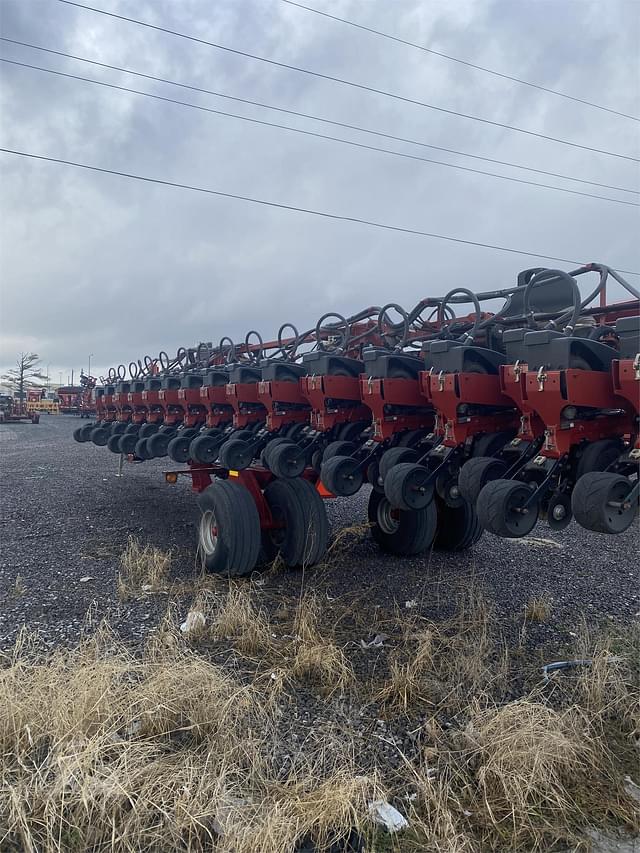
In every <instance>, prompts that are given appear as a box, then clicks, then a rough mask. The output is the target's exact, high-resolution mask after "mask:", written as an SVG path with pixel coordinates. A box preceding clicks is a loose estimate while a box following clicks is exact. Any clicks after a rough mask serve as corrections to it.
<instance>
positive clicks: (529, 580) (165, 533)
mask: <svg viewBox="0 0 640 853" xmlns="http://www.w3.org/2000/svg"><path fill="white" fill-rule="evenodd" d="M78 423H79V422H78V420H77V419H75V418H72V417H67V416H59V417H55V418H54V417H46V416H45V417H44V418H43V419H42V420H41V422H40V424H39V425H32V424H29V423H27V424H11V425H1V426H0V458H1V460H2V472H1V473H2V490H1V492H0V507H1V510H0V524H1V534H0V541H1V542H2V550H1V552H0V600H1V601H2V607H1V609H0V647H4V648H6V647H8V646H10V645H11V644H12V643H13V642H14V640H15V637H16V635H17V633H18V632H19V630H20V628H21V627H22V625H23V624H24V625H27V627H28V628H31V629H37V630H38V631H39V633H40V634H41V635H42V637H43V639H44V640H45V641H46V642H47V643H49V644H51V645H55V644H58V643H68V642H73V641H75V640H76V639H77V637H78V634H79V631H80V629H81V626H82V623H83V621H84V618H85V614H86V612H87V610H88V609H89V608H90V607H91V606H92V605H93V606H94V608H95V612H96V615H97V617H98V618H100V617H102V616H106V617H108V619H109V621H110V622H111V624H112V626H113V627H114V628H115V629H116V630H117V631H118V632H119V633H120V634H121V635H122V636H123V638H124V639H125V640H128V641H131V642H133V643H136V642H139V641H140V639H141V638H143V637H144V635H145V634H146V633H147V632H148V630H149V629H150V628H152V627H153V626H154V625H155V624H157V620H158V618H159V616H160V615H161V614H162V613H163V612H164V608H165V607H166V597H164V598H163V597H162V596H148V597H145V598H143V599H142V600H139V599H138V600H132V601H127V602H125V603H122V602H120V601H119V599H118V596H117V591H116V584H115V577H116V574H117V570H118V560H119V555H120V553H121V552H122V550H123V548H124V546H125V544H126V540H127V536H128V535H129V534H135V535H137V536H139V537H140V538H141V540H142V541H143V542H145V543H146V542H149V543H152V544H155V545H158V546H160V547H162V548H174V549H175V553H176V559H175V560H174V569H173V572H174V574H175V576H176V579H178V580H188V579H189V578H190V577H192V576H193V575H194V572H195V558H194V552H195V548H194V543H195V521H196V518H197V510H196V506H195V500H194V496H193V494H192V493H191V491H190V488H189V486H188V481H187V480H186V478H185V480H184V482H181V483H180V484H178V485H175V486H169V485H167V484H165V483H164V479H163V477H162V474H161V472H162V470H163V469H164V468H165V467H167V460H166V459H165V460H155V461H153V462H149V463H145V464H143V465H135V466H133V465H125V467H124V475H123V476H122V477H117V476H116V474H117V467H118V459H117V457H116V456H114V455H113V454H111V453H109V451H108V450H107V449H106V448H99V447H95V446H94V445H93V444H84V445H80V444H77V443H75V442H74V441H73V440H72V438H71V432H72V430H73V428H74V427H75V426H77V425H78ZM366 500H367V494H366V492H363V493H361V494H359V495H357V496H356V497H355V498H351V499H338V500H332V501H328V502H327V508H328V512H329V516H330V521H331V523H332V527H333V534H334V535H335V533H336V532H337V531H338V530H339V529H340V528H341V527H345V526H351V525H356V524H360V523H362V522H363V521H364V520H365V519H366ZM535 534H536V536H535V537H529V538H528V539H525V540H519V541H517V540H505V539H499V538H496V537H493V536H490V535H488V534H485V536H484V537H483V538H482V539H481V540H480V542H479V543H478V544H477V545H476V546H475V547H474V548H473V549H472V550H471V551H469V552H467V553H464V554H446V553H442V552H437V551H434V552H433V553H431V554H427V555H425V556H423V557H420V558H414V559H398V558H389V557H388V556H385V555H384V554H382V553H381V552H380V551H379V550H378V548H377V546H376V545H375V544H374V543H373V542H372V541H371V540H370V539H369V537H368V536H366V535H364V536H360V537H355V538H354V539H353V540H352V541H350V542H349V543H348V544H347V545H346V546H345V547H344V548H340V549H338V550H337V551H336V553H335V555H334V557H333V559H332V560H331V563H330V566H329V567H328V568H324V569H322V570H321V571H319V572H318V573H317V574H314V572H313V570H311V571H309V572H307V574H306V577H305V578H304V583H305V584H306V585H307V587H313V586H316V585H317V587H318V589H321V590H322V591H323V592H325V593H326V595H327V598H328V600H330V601H331V600H337V599H340V600H344V601H345V602H349V601H353V602H354V603H355V602H357V603H358V608H359V609H360V615H361V616H362V613H365V614H371V618H372V619H376V618H377V619H378V620H379V619H380V618H382V619H384V617H385V615H386V614H389V615H390V616H391V615H392V614H393V612H394V609H395V608H396V607H400V608H404V606H405V602H407V601H410V600H416V601H418V603H419V609H420V610H421V611H422V612H423V613H425V614H426V615H429V616H435V617H437V616H438V615H448V613H449V612H450V608H451V602H452V598H453V596H454V593H455V591H458V592H459V591H460V590H461V589H463V588H464V587H466V586H468V585H469V583H470V582H471V581H472V580H473V581H474V582H476V583H478V584H480V585H481V586H482V587H483V588H484V590H485V592H486V594H487V596H488V597H489V599H490V600H492V601H493V602H494V604H495V607H496V609H497V612H498V615H500V616H503V617H504V618H503V621H504V623H505V624H506V626H507V629H509V626H511V629H512V631H511V633H512V635H513V636H514V637H516V636H518V635H520V631H521V628H522V614H523V612H524V608H525V606H526V604H527V602H528V601H529V599H531V598H532V597H534V596H541V595H547V596H549V597H550V599H551V602H552V614H551V617H550V619H549V620H548V621H547V622H545V623H543V624H539V625H530V626H529V634H528V639H529V641H530V642H534V643H540V644H545V645H547V644H549V642H551V643H552V644H555V643H558V642H562V641H565V640H568V639H569V638H570V636H571V634H570V632H572V631H574V630H575V629H576V628H577V627H578V626H579V624H580V622H581V620H582V618H583V617H584V618H585V619H586V620H587V621H588V622H597V621H602V620H603V619H607V618H611V619H614V620H616V621H628V620H631V619H633V618H634V616H637V615H638V612H639V611H640V585H639V584H638V567H637V554H638V544H639V542H638V539H639V537H638V528H637V527H636V528H635V529H634V530H632V531H629V532H628V533H627V534H625V535H622V536H616V537H613V536H611V537H606V536H598V535H596V534H591V533H589V532H587V531H584V530H582V529H581V528H580V527H578V526H577V525H576V524H572V525H571V526H570V527H569V528H568V529H567V530H565V531H564V532H561V533H557V534H555V533H553V532H552V531H550V530H549V528H548V527H547V526H546V525H544V524H542V523H541V524H540V525H539V526H538V527H537V528H536V530H535ZM302 580H303V578H302V575H301V573H288V572H269V573H266V574H265V575H264V576H263V578H262V579H261V581H260V583H261V587H260V588H261V590H262V591H263V592H264V593H265V595H267V596H269V595H271V594H273V595H274V596H283V595H284V596H289V595H290V596H296V595H298V594H299V590H300V583H301V582H302ZM358 624H359V625H360V626H361V625H362V619H360V621H359V623H358Z"/></svg>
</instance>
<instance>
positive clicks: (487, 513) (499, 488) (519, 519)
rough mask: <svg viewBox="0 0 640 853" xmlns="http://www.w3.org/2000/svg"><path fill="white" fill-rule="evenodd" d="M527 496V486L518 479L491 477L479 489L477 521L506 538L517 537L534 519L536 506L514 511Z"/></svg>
mask: <svg viewBox="0 0 640 853" xmlns="http://www.w3.org/2000/svg"><path fill="white" fill-rule="evenodd" d="M530 497H531V489H530V488H529V487H528V486H527V485H526V484H525V483H522V482H520V480H492V481H491V482H490V483H487V485H486V486H485V487H484V488H483V489H482V491H481V492H480V495H479V497H478V502H477V504H476V510H477V513H478V518H479V520H480V524H481V525H482V526H483V527H484V529H485V530H488V531H489V532H490V533H494V534H495V535H496V536H503V537H505V538H507V539H520V538H521V537H522V536H526V535H527V533H531V531H532V530H533V528H534V527H535V526H536V522H537V521H538V510H539V507H537V506H532V507H530V508H529V511H528V512H527V513H526V514H524V513H518V512H516V509H517V508H518V506H522V505H523V504H524V503H525V502H526V501H527V500H528V499H529V498H530Z"/></svg>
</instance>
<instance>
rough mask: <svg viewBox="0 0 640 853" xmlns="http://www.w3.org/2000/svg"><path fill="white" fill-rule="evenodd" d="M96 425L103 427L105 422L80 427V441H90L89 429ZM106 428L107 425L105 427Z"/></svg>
mask: <svg viewBox="0 0 640 853" xmlns="http://www.w3.org/2000/svg"><path fill="white" fill-rule="evenodd" d="M97 426H102V427H104V426H105V424H85V425H84V426H83V427H80V441H82V442H85V441H91V431H92V430H93V429H95V428H96V427H97ZM105 428H108V427H105Z"/></svg>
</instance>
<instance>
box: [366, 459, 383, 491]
mask: <svg viewBox="0 0 640 853" xmlns="http://www.w3.org/2000/svg"><path fill="white" fill-rule="evenodd" d="M366 474H367V483H371V485H372V486H373V488H374V489H375V490H376V492H380V494H383V493H384V486H383V484H382V478H381V477H380V464H379V460H378V459H374V460H373V461H372V462H369V464H368V466H367V472H366Z"/></svg>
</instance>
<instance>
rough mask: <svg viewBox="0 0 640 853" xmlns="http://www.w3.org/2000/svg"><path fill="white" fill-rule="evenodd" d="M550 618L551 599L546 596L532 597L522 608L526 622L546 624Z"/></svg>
mask: <svg viewBox="0 0 640 853" xmlns="http://www.w3.org/2000/svg"><path fill="white" fill-rule="evenodd" d="M550 616H551V599H550V598H549V596H548V595H541V596H532V597H531V598H530V599H529V601H527V603H526V605H525V608H524V617H525V619H526V620H527V621H528V622H546V621H547V620H548V619H549V617H550Z"/></svg>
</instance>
